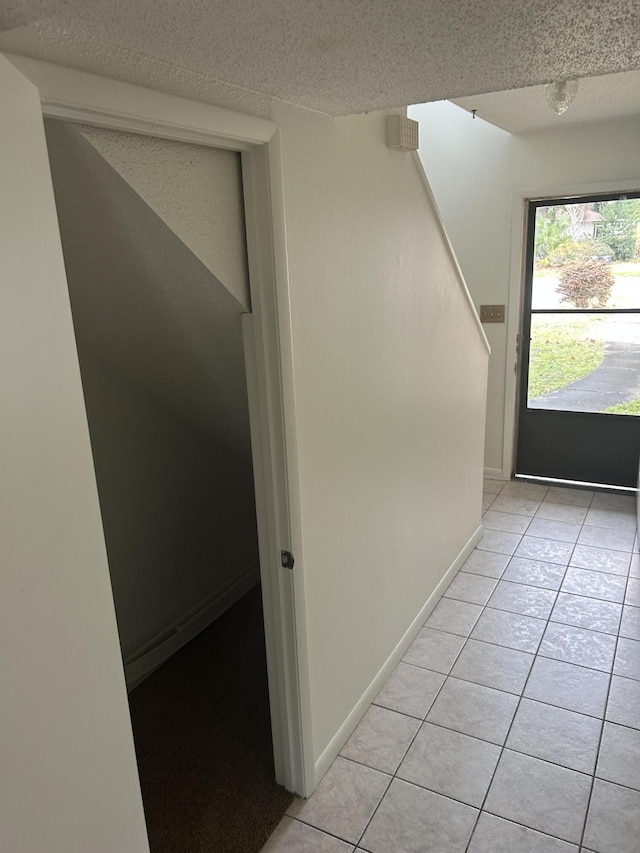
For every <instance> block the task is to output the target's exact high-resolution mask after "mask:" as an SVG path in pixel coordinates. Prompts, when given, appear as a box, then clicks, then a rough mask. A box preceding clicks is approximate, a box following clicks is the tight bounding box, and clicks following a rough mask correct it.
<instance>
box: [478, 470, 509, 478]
mask: <svg viewBox="0 0 640 853" xmlns="http://www.w3.org/2000/svg"><path fill="white" fill-rule="evenodd" d="M484 476H485V477H488V478H489V479H490V480H508V479H509V478H508V477H505V476H504V474H503V473H502V468H485V469H484Z"/></svg>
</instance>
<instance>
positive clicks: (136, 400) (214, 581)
mask: <svg viewBox="0 0 640 853" xmlns="http://www.w3.org/2000/svg"><path fill="white" fill-rule="evenodd" d="M79 357H80V367H81V370H82V384H83V389H84V397H85V402H86V406H87V415H88V418H89V428H90V432H91V448H92V452H93V460H94V466H95V470H96V477H97V480H98V494H99V497H100V509H101V513H102V521H103V524H104V531H105V539H106V544H107V554H108V557H109V569H110V574H111V584H112V587H113V596H114V600H115V605H116V615H117V618H118V632H119V635H120V645H121V648H122V656H123V658H124V660H125V663H130V662H131V661H133V660H136V659H137V658H138V657H139V655H140V654H141V653H144V652H146V651H147V650H148V649H149V647H150V646H151V647H153V646H155V645H157V644H158V643H159V642H160V641H161V640H163V639H165V636H166V632H167V629H169V628H170V627H171V626H173V625H175V624H179V623H180V622H184V621H186V617H188V616H191V615H193V613H194V611H197V610H198V609H199V608H200V607H204V606H205V605H207V604H208V603H210V602H212V601H213V600H214V599H215V597H216V596H217V595H222V594H223V593H224V592H225V591H226V590H227V588H228V587H229V585H230V584H231V583H233V582H234V581H239V580H240V579H241V578H243V577H244V576H245V575H246V574H247V573H249V572H250V573H251V575H252V576H253V578H254V582H255V581H257V578H258V573H257V569H258V556H257V533H256V520H255V507H254V502H253V481H252V473H251V465H250V464H249V463H248V460H247V459H243V458H242V457H240V456H237V455H236V454H235V453H233V451H231V450H230V449H229V448H228V447H225V446H223V445H221V444H219V443H217V442H215V441H213V440H212V438H211V436H210V435H207V434H206V433H204V432H202V431H201V430H199V429H197V428H196V427H194V426H193V425H192V424H190V423H189V422H188V421H185V420H184V419H183V418H181V417H180V416H179V415H176V413H175V411H173V410H172V409H170V408H167V407H166V406H164V405H163V404H162V402H161V401H158V399H157V398H156V397H154V396H153V395H150V394H149V392H148V390H147V389H146V388H144V387H142V386H137V385H135V384H133V383H132V382H131V380H130V379H129V378H128V377H127V376H126V374H122V373H120V372H119V371H117V370H114V368H113V366H112V365H110V364H106V363H104V362H102V361H100V360H99V359H97V358H96V357H95V354H94V353H93V352H91V350H87V349H84V348H80V350H79ZM233 603H234V602H233V601H229V602H228V603H227V606H228V604H233Z"/></svg>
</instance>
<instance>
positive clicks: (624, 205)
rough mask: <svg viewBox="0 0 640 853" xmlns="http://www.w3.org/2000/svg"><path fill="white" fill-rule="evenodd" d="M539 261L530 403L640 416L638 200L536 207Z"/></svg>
mask: <svg viewBox="0 0 640 853" xmlns="http://www.w3.org/2000/svg"><path fill="white" fill-rule="evenodd" d="M534 257H535V260H534V272H533V286H532V304H531V310H532V316H531V349H530V355H529V387H528V395H527V396H528V400H527V403H528V406H529V407H530V408H534V409H556V410H559V409H561V410H564V411H573V412H607V413H616V414H625V415H640V198H626V199H621V200H615V201H590V202H584V203H582V202H580V203H575V202H574V203H571V204H556V205H552V206H548V207H538V208H537V209H536V221H535V248H534ZM558 309H560V310H561V312H562V313H547V312H549V311H558ZM576 309H577V310H576ZM602 309H607V313H597V312H598V311H599V310H600V311H602ZM612 309H617V311H618V312H619V313H616V312H615V311H614V313H610V312H611V310H612ZM629 309H633V310H634V311H637V312H638V313H628V311H629ZM585 310H588V311H589V312H591V313H582V312H584V311H585Z"/></svg>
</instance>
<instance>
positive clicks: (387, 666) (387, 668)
mask: <svg viewBox="0 0 640 853" xmlns="http://www.w3.org/2000/svg"><path fill="white" fill-rule="evenodd" d="M482 533H483V529H482V525H480V527H478V529H477V530H476V531H475V533H473V535H472V536H471V537H470V538H469V541H468V542H467V544H466V545H465V546H464V548H463V549H462V550H461V551H460V553H459V554H458V556H457V557H456V558H455V560H454V561H453V563H451V565H450V566H449V568H448V569H447V571H446V572H445V574H444V577H443V578H442V580H441V581H440V583H439V584H438V586H437V587H436V588H435V589H434V591H433V592H432V593H431V595H430V596H429V598H428V599H427V601H426V603H425V605H424V606H423V607H422V608H421V610H420V612H419V613H418V615H417V616H416V618H415V619H414V620H413V622H412V623H411V625H410V626H409V628H408V629H407V631H406V632H405V634H404V636H403V637H402V639H401V640H400V642H399V643H398V645H397V646H396V647H395V649H394V650H393V652H392V653H391V654H390V655H389V657H388V658H387V660H386V661H385V663H384V664H383V665H382V667H381V668H380V670H379V672H378V674H377V675H376V676H375V678H374V679H373V681H372V682H371V684H370V685H369V686H368V687H367V689H366V690H365V691H364V693H363V694H362V696H361V697H360V699H359V700H358V702H357V703H356V704H355V706H354V708H353V710H352V711H351V713H350V714H349V715H348V717H347V718H346V720H345V721H344V723H343V724H342V725H341V726H340V728H339V729H338V731H337V732H336V734H335V735H334V736H333V738H332V739H331V741H330V743H329V745H328V746H327V748H326V749H325V750H324V751H323V753H322V755H320V757H319V758H318V760H317V761H316V763H315V782H316V785H318V784H319V782H320V780H321V779H322V777H323V776H324V774H325V773H326V772H327V770H328V769H329V767H330V766H331V764H332V763H333V761H334V759H335V758H336V757H337V756H338V754H339V752H340V750H341V749H342V747H343V746H344V745H345V743H346V742H347V740H348V739H349V736H350V735H351V733H352V732H353V730H354V729H355V727H356V726H357V725H358V723H359V722H360V720H361V719H362V717H363V716H364V714H365V712H366V711H367V709H368V708H369V705H371V703H372V702H373V700H374V699H375V698H376V696H377V695H378V693H379V692H380V690H381V689H382V687H383V686H384V683H385V681H386V680H387V678H389V676H390V675H391V673H392V672H393V670H394V669H395V668H396V666H397V664H398V663H399V662H400V660H401V659H402V657H403V655H404V653H405V652H406V651H407V649H408V648H409V646H410V645H411V643H412V642H413V641H414V639H415V638H416V635H417V634H418V631H420V629H421V628H422V626H423V625H424V623H425V622H426V620H427V619H428V618H429V616H430V614H431V611H432V610H433V608H434V607H435V606H436V604H437V603H438V602H439V601H440V599H441V598H442V595H443V593H444V592H445V590H446V589H447V587H448V586H449V584H450V583H451V581H452V580H453V578H454V576H455V575H456V574H457V573H458V572H459V571H460V568H461V567H462V565H463V563H464V561H465V560H466V559H467V557H468V556H469V554H470V553H471V552H472V551H473V549H474V548H475V546H476V545H477V544H478V542H479V541H480V540H481V539H482Z"/></svg>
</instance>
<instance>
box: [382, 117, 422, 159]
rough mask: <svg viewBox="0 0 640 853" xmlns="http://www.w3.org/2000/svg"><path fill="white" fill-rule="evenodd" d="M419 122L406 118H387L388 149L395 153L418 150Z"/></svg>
mask: <svg viewBox="0 0 640 853" xmlns="http://www.w3.org/2000/svg"><path fill="white" fill-rule="evenodd" d="M418 127H419V124H418V122H417V121H414V120H413V119H411V118H407V117H406V116H399V115H393V116H387V148H393V149H394V151H417V150H418Z"/></svg>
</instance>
